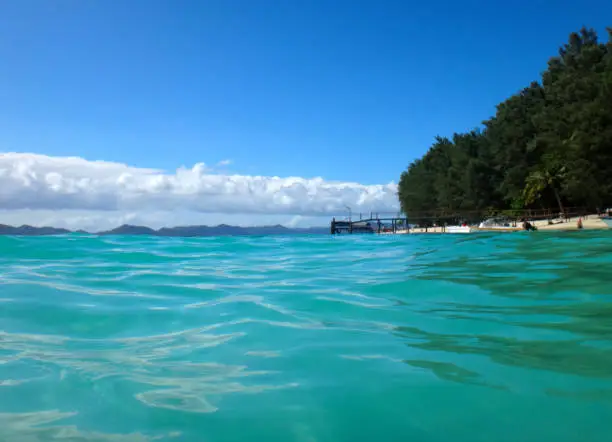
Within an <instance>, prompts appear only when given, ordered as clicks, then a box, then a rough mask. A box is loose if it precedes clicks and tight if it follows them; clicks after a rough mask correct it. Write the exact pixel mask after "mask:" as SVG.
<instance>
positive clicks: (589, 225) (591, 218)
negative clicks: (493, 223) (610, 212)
mask: <svg viewBox="0 0 612 442" xmlns="http://www.w3.org/2000/svg"><path fill="white" fill-rule="evenodd" d="M578 219H579V217H574V218H570V219H569V220H567V221H566V220H563V221H562V222H559V220H554V221H553V222H554V223H555V224H548V220H540V221H532V222H531V223H532V224H533V225H535V226H536V227H537V228H538V231H565V230H578V226H577V224H578ZM582 227H583V229H584V230H600V229H609V227H608V225H607V224H606V223H605V222H603V221H602V220H601V219H600V218H599V216H598V215H588V216H586V217H582ZM517 229H518V231H520V230H522V229H520V225H518V227H517ZM474 232H477V230H475V231H474ZM501 232H503V230H501ZM510 232H512V231H510ZM419 233H449V232H445V231H444V228H442V227H429V228H427V229H425V228H414V229H411V230H410V231H398V232H395V233H393V232H380V235H406V234H411V235H412V234H419ZM508 233H509V232H508Z"/></svg>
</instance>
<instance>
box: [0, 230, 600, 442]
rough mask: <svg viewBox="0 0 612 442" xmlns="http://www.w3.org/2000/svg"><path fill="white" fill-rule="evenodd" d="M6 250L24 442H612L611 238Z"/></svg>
mask: <svg viewBox="0 0 612 442" xmlns="http://www.w3.org/2000/svg"><path fill="white" fill-rule="evenodd" d="M0 244H1V245H2V250H3V254H2V255H1V256H0V290H1V292H0V398H2V400H1V401H0V440H3V441H4V440H6V441H46V440H55V439H59V440H69V441H115V442H117V441H120V442H122V441H130V442H131V441H139V442H140V441H152V440H177V441H183V440H184V441H198V442H199V441H202V440H206V441H232V440H238V439H243V438H244V437H245V436H244V435H245V434H247V433H248V434H249V435H250V436H249V438H252V439H253V440H283V441H284V440H296V441H332V440H333V441H340V440H347V441H348V440H351V441H355V440H364V441H369V440H377V439H378V438H380V435H381V434H382V432H384V433H385V434H390V435H391V436H389V437H388V438H386V440H419V441H444V440H447V438H448V437H451V436H452V438H453V439H454V440H458V441H489V440H496V441H511V440H514V439H513V438H512V437H511V435H512V434H515V432H514V430H515V429H516V428H517V427H519V426H520V428H523V430H522V431H523V436H522V438H521V440H538V441H568V442H569V441H573V440H575V439H574V438H573V436H572V435H575V434H578V433H580V435H581V438H583V439H585V440H586V439H588V440H589V441H594V442H598V441H604V440H607V436H608V431H607V428H606V426H605V422H608V421H609V420H610V419H612V372H611V371H610V367H612V289H611V288H610V284H609V274H610V271H612V254H611V253H610V252H611V251H612V236H611V235H610V234H609V233H608V232H584V233H583V232H580V234H574V233H567V234H557V235H555V234H548V233H541V234H540V233H538V234H536V235H529V234H512V235H494V234H483V235H471V236H452V235H422V236H416V235H415V236H396V237H394V236H385V237H372V236H370V237H364V236H361V237H360V236H354V237H344V238H341V237H335V238H331V237H325V236H320V237H316V236H313V237H309V236H303V237H299V236H298V237H236V238H231V237H224V238H186V239H181V238H154V237H96V236H89V235H73V236H63V237H30V238H12V237H0ZM534 410H538V412H537V413H535V412H534ZM475 416H478V422H479V423H478V425H479V431H478V432H477V433H475V432H474V431H473V424H474V419H475ZM570 416H571V419H570V418H569V417H570ZM234 422H240V425H235V424H234ZM355 422H360V424H359V425H356V424H355ZM449 435H451V436H449Z"/></svg>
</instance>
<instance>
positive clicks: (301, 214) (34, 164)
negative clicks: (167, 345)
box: [0, 153, 398, 228]
mask: <svg viewBox="0 0 612 442" xmlns="http://www.w3.org/2000/svg"><path fill="white" fill-rule="evenodd" d="M396 189H397V186H396V185H395V184H394V183H390V184H385V185H362V184H359V183H352V182H334V181H326V180H324V179H323V178H300V177H286V178H280V177H264V176H249V175H236V174H234V175H229V174H222V173H218V172H217V171H215V170H214V169H211V168H208V167H207V166H206V165H205V164H204V163H197V164H195V165H194V166H193V167H192V168H185V167H180V168H178V169H177V170H176V171H175V172H173V173H169V172H165V171H161V170H156V169H146V168H138V167H131V166H128V165H126V164H121V163H112V162H104V161H88V160H85V159H83V158H77V157H49V156H45V155H37V154H29V153H4V154H0V208H1V209H3V210H4V212H3V213H0V222H7V221H6V220H9V219H13V222H11V223H10V224H15V221H17V219H22V218H25V219H24V221H25V222H27V223H28V224H34V225H38V224H39V222H33V219H34V218H37V220H40V219H42V218H45V219H46V220H48V221H49V223H48V224H47V225H54V226H58V227H59V226H60V224H61V225H65V226H66V227H68V226H67V224H69V223H70V220H72V224H73V225H72V226H71V227H74V228H83V226H84V225H87V226H89V227H88V228H92V227H93V226H94V225H97V226H100V227H101V228H105V227H106V226H105V227H102V224H107V223H108V222H113V225H117V224H121V223H122V222H130V223H133V224H137V223H140V224H144V225H151V226H153V224H159V225H160V226H161V225H177V224H183V225H184V224H189V223H195V224H207V223H208V224H214V222H215V221H216V223H217V224H218V223H222V222H227V223H228V224H229V223H230V222H229V221H228V220H229V219H233V220H234V223H235V224H239V225H254V224H258V225H261V224H268V223H273V224H274V223H283V224H291V225H304V224H305V223H308V222H310V223H312V222H313V220H315V219H317V220H320V219H326V218H325V217H329V216H330V215H338V214H343V213H345V212H346V208H345V206H350V207H351V209H352V211H353V213H358V212H360V211H362V212H369V211H380V212H385V211H390V212H393V211H397V210H398V202H397V196H396ZM58 211H63V212H61V213H60V212H58ZM35 213H38V214H39V215H40V214H41V213H44V214H46V215H47V216H43V217H41V216H39V215H37V216H34V215H35ZM69 214H71V216H72V218H67V217H66V216H67V215H69ZM313 217H316V218H313ZM319 217H320V218H319ZM27 218H29V220H26V219H27ZM238 219H241V220H242V222H237V221H238ZM105 220H106V221H108V222H105ZM257 220H259V222H257ZM211 221H213V222H211ZM266 221H267V222H266ZM317 224H319V225H321V224H326V222H324V223H320V222H318V223H317Z"/></svg>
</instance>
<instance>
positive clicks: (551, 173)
mask: <svg viewBox="0 0 612 442" xmlns="http://www.w3.org/2000/svg"><path fill="white" fill-rule="evenodd" d="M566 172H567V169H566V167H565V166H560V167H550V168H549V167H545V166H544V167H541V168H540V169H538V170H535V171H533V172H531V173H530V174H529V176H528V177H527V179H526V180H525V188H524V190H523V198H524V201H525V204H532V203H534V202H535V201H537V200H538V199H540V197H541V195H542V192H543V191H544V190H546V189H551V190H552V191H553V193H554V195H555V199H556V200H557V204H558V205H559V210H560V211H561V213H565V211H564V209H563V203H562V202H561V196H560V195H559V187H560V182H561V181H562V180H563V178H564V177H565V174H566Z"/></svg>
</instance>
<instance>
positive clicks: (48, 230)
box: [0, 224, 71, 236]
mask: <svg viewBox="0 0 612 442" xmlns="http://www.w3.org/2000/svg"><path fill="white" fill-rule="evenodd" d="M66 233H71V232H70V230H66V229H56V228H55V227H33V226H28V225H23V226H19V227H13V226H7V225H6V224H0V235H20V236H41V235H64V234H66Z"/></svg>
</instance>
